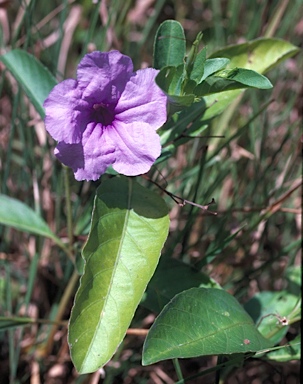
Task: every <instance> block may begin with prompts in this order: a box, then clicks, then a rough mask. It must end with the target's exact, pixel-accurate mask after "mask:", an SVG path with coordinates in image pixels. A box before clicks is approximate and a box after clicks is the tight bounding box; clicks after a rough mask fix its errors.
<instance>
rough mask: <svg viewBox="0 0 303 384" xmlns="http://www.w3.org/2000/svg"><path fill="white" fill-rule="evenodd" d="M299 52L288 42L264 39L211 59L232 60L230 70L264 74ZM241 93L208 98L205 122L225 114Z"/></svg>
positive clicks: (219, 52) (220, 53)
mask: <svg viewBox="0 0 303 384" xmlns="http://www.w3.org/2000/svg"><path fill="white" fill-rule="evenodd" d="M297 52H299V49H298V48H297V47H295V46H294V45H292V44H290V43H288V42H287V41H284V40H280V39H268V38H262V39H256V40H252V41H250V42H247V43H244V44H237V45H232V46H229V47H226V48H224V49H221V50H219V51H217V52H215V53H213V54H212V55H211V57H210V58H216V57H226V58H228V59H230V63H229V64H228V68H231V69H232V68H235V67H239V68H246V69H252V70H254V71H256V72H258V73H261V74H263V73H266V72H268V71H269V70H270V69H272V68H274V67H276V66H277V65H278V64H280V62H281V61H283V60H286V59H287V58H289V57H291V56H293V55H295V54H296V53H297ZM206 62H207V61H206ZM205 70H206V69H205ZM241 92H243V91H242V90H234V91H227V92H222V93H218V94H212V95H210V96H206V97H205V101H206V103H207V105H208V106H209V108H208V109H207V111H206V113H205V115H204V117H203V120H209V119H212V118H213V117H215V116H216V115H218V114H220V113H221V112H223V111H224V110H225V109H226V107H227V106H228V105H229V104H230V103H231V102H232V101H233V100H234V99H235V98H236V97H237V96H238V95H239V94H240V93H241Z"/></svg>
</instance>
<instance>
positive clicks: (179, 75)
mask: <svg viewBox="0 0 303 384" xmlns="http://www.w3.org/2000/svg"><path fill="white" fill-rule="evenodd" d="M183 69H184V64H182V65H179V66H178V67H173V66H168V67H164V68H162V69H161V70H160V72H159V73H158V75H157V76H156V83H157V85H158V86H159V87H160V88H161V89H162V91H163V92H164V93H165V94H166V95H167V98H168V101H169V104H170V105H169V113H170V115H173V114H174V113H175V112H178V111H180V110H182V109H184V108H186V107H188V106H190V105H192V104H193V102H194V101H195V95H194V94H191V93H190V94H182V83H183ZM190 83H191V82H189V85H190ZM192 83H193V84H194V85H195V83H194V82H192ZM192 88H194V86H193V87H192Z"/></svg>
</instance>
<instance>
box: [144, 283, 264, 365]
mask: <svg viewBox="0 0 303 384" xmlns="http://www.w3.org/2000/svg"><path fill="white" fill-rule="evenodd" d="M270 346H271V343H270V342H269V341H268V340H266V339H265V338H264V337H263V336H262V335H261V334H260V333H259V332H258V330H257V329H256V327H255V325H254V322H253V320H252V319H251V317H250V316H249V315H248V314H247V313H246V312H245V311H244V309H243V308H242V307H241V305H240V304H239V302H238V301H237V300H236V299H235V298H234V297H233V296H231V295H230V294H229V293H227V292H225V291H223V290H221V289H215V288H208V289H207V288H192V289H189V290H188V291H184V292H182V293H180V294H178V295H176V296H175V297H174V298H173V300H172V301H171V302H170V303H169V304H167V305H166V306H165V307H164V309H163V311H162V312H161V313H160V315H159V316H158V318H157V319H156V320H155V322H154V324H153V325H152V327H151V329H150V331H149V333H148V335H147V338H146V340H145V343H144V346H143V360H142V362H143V365H148V364H153V363H156V362H157V361H160V360H165V359H172V358H190V357H195V356H203V355H221V354H224V355H226V354H233V353H246V352H257V351H260V350H263V349H266V348H269V347H270Z"/></svg>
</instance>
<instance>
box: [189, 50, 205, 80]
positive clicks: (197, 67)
mask: <svg viewBox="0 0 303 384" xmlns="http://www.w3.org/2000/svg"><path fill="white" fill-rule="evenodd" d="M205 61H206V47H205V48H203V49H202V50H201V51H200V52H199V53H198V54H197V57H196V60H195V61H194V65H193V69H192V71H191V73H190V79H191V80H193V81H195V82H196V83H197V84H199V83H200V82H201V81H202V78H203V74H204V65H205Z"/></svg>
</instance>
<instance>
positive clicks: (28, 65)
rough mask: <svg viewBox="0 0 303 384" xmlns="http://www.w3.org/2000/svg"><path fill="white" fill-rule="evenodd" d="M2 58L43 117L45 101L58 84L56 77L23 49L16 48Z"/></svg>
mask: <svg viewBox="0 0 303 384" xmlns="http://www.w3.org/2000/svg"><path fill="white" fill-rule="evenodd" d="M0 60H1V61H2V62H3V63H4V64H5V66H6V67H7V69H8V70H9V71H10V72H11V73H12V75H13V76H14V77H15V79H16V80H17V81H18V83H19V84H20V85H21V86H22V88H23V89H24V91H25V93H26V95H27V96H28V98H29V99H30V101H31V102H32V104H33V106H34V107H35V108H36V110H37V112H38V113H39V115H40V116H41V118H42V119H43V118H44V108H43V102H44V100H45V99H46V98H47V96H48V94H49V93H50V91H51V90H52V89H53V88H54V86H55V85H56V84H57V81H56V79H55V78H54V77H53V75H52V74H51V73H50V72H49V71H48V69H47V68H46V67H44V66H43V65H42V64H41V63H40V61H38V60H37V59H36V58H35V57H34V56H32V55H30V54H29V53H27V52H26V51H22V50H21V49H14V50H12V51H10V52H8V53H6V54H5V55H3V56H0Z"/></svg>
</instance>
